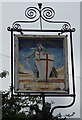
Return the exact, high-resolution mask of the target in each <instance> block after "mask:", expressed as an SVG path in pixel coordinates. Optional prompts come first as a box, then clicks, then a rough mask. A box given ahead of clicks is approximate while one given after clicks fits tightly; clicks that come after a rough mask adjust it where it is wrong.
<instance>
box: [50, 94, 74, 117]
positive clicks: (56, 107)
mask: <svg viewBox="0 0 82 120" xmlns="http://www.w3.org/2000/svg"><path fill="white" fill-rule="evenodd" d="M74 103H75V96H74V97H73V101H72V102H71V104H69V105H65V106H55V107H53V108H52V110H51V115H52V113H53V111H54V110H55V109H58V108H68V107H71V106H72V105H73V104H74Z"/></svg>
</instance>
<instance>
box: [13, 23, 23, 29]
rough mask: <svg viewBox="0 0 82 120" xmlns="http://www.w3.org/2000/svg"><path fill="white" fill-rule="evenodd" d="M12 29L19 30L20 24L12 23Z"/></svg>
mask: <svg viewBox="0 0 82 120" xmlns="http://www.w3.org/2000/svg"><path fill="white" fill-rule="evenodd" d="M13 29H16V30H20V29H21V25H20V24H19V23H14V24H13Z"/></svg>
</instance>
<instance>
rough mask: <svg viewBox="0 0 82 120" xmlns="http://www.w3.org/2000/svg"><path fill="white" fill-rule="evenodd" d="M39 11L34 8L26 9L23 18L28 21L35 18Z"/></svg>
mask: <svg viewBox="0 0 82 120" xmlns="http://www.w3.org/2000/svg"><path fill="white" fill-rule="evenodd" d="M38 12H39V10H38V9H37V8H36V7H28V8H27V9H26V10H25V16H26V17H27V18H29V19H34V18H37V16H38Z"/></svg>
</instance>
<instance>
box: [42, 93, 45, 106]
mask: <svg viewBox="0 0 82 120" xmlns="http://www.w3.org/2000/svg"><path fill="white" fill-rule="evenodd" d="M42 102H43V108H44V107H45V95H44V94H43V95H42Z"/></svg>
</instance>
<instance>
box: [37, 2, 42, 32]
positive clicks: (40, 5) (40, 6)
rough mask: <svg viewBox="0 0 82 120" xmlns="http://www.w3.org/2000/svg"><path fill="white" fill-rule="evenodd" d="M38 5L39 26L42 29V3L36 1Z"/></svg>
mask: <svg viewBox="0 0 82 120" xmlns="http://www.w3.org/2000/svg"><path fill="white" fill-rule="evenodd" d="M38 6H39V14H40V17H39V18H40V28H41V30H42V19H41V8H42V3H38Z"/></svg>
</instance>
